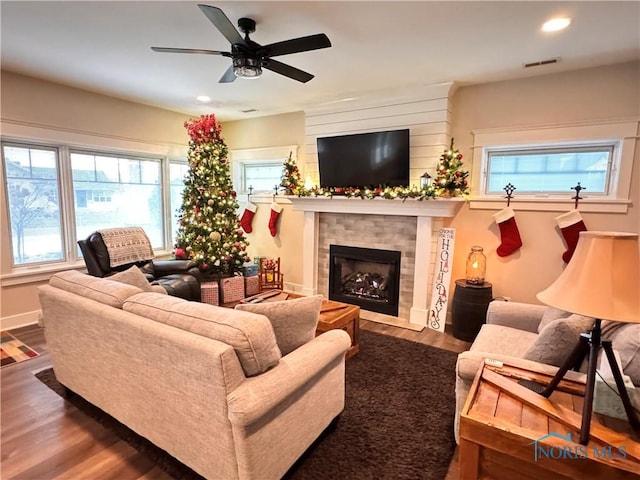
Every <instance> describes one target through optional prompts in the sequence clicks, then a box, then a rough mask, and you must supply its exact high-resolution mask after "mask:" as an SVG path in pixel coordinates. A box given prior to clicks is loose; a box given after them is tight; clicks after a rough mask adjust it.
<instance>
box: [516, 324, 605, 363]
mask: <svg viewBox="0 0 640 480" xmlns="http://www.w3.org/2000/svg"><path fill="white" fill-rule="evenodd" d="M592 326H593V318H589V317H584V316H582V315H576V314H573V315H571V316H569V317H567V318H559V319H557V320H553V321H552V322H550V323H549V324H548V325H547V326H546V327H545V328H543V329H542V332H540V334H539V335H538V338H536V341H535V342H534V343H533V345H531V347H530V348H529V349H528V350H527V351H526V352H525V353H524V356H523V358H525V359H527V360H533V361H536V362H540V363H546V364H547V365H555V366H556V367H560V366H562V364H563V363H564V362H565V360H566V359H567V357H568V356H569V354H570V353H571V351H572V350H573V349H574V347H575V346H576V344H577V343H578V341H579V339H580V334H581V333H583V332H588V331H589V330H591V327H592Z"/></svg>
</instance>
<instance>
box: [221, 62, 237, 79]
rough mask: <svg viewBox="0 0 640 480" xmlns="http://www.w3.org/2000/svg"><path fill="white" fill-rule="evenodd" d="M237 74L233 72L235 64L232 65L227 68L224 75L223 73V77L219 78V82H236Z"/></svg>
mask: <svg viewBox="0 0 640 480" xmlns="http://www.w3.org/2000/svg"><path fill="white" fill-rule="evenodd" d="M236 78H238V77H236V74H235V73H233V65H231V66H230V67H229V68H227V71H226V72H224V75H222V77H220V80H218V83H231V82H235V81H236Z"/></svg>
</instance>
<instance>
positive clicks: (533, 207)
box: [468, 196, 631, 213]
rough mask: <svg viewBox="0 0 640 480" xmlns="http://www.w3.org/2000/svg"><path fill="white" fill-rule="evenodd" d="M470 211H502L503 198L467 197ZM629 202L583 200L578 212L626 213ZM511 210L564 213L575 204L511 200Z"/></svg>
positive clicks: (595, 199) (562, 201) (522, 199)
mask: <svg viewBox="0 0 640 480" xmlns="http://www.w3.org/2000/svg"><path fill="white" fill-rule="evenodd" d="M468 200H469V208H470V209H471V210H502V209H503V208H505V207H506V206H507V202H506V200H505V198H504V197H502V196H500V197H469V199H468ZM630 204H631V202H630V201H629V200H616V199H597V198H583V199H582V200H580V203H579V204H578V210H580V211H581V212H590V213H627V211H628V210H629V205H630ZM510 206H511V208H513V209H514V210H524V211H538V212H566V211H568V210H572V209H573V208H574V206H575V202H574V200H572V199H570V198H569V199H560V198H544V197H540V198H526V199H525V198H512V199H511V205H510Z"/></svg>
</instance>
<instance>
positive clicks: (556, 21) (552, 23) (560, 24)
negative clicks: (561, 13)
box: [542, 17, 571, 32]
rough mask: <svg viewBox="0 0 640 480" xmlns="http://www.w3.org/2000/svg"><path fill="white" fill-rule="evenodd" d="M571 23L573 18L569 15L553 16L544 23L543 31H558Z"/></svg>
mask: <svg viewBox="0 0 640 480" xmlns="http://www.w3.org/2000/svg"><path fill="white" fill-rule="evenodd" d="M570 24H571V19H570V18H568V17H563V18H561V17H559V18H552V19H551V20H548V21H546V22H544V23H543V24H542V31H543V32H557V31H558V30H564V29H565V28H567V27H568V26H569V25H570Z"/></svg>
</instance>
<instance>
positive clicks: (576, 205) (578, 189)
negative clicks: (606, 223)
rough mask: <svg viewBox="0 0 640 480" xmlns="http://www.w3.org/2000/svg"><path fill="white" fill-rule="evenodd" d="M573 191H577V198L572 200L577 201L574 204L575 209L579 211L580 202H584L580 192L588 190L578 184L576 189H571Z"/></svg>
mask: <svg viewBox="0 0 640 480" xmlns="http://www.w3.org/2000/svg"><path fill="white" fill-rule="evenodd" d="M571 190H575V191H576V196H575V197H571V199H572V200H575V204H574V207H573V208H574V209H576V210H577V209H578V202H579V201H580V200H582V197H581V196H580V191H581V190H586V188H585V187H581V186H580V182H578V184H577V185H576V186H575V187H571Z"/></svg>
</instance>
